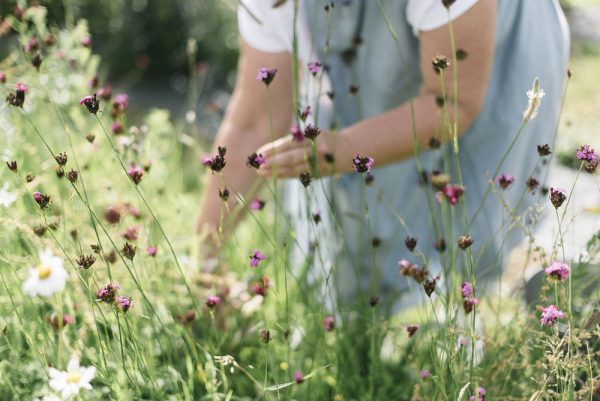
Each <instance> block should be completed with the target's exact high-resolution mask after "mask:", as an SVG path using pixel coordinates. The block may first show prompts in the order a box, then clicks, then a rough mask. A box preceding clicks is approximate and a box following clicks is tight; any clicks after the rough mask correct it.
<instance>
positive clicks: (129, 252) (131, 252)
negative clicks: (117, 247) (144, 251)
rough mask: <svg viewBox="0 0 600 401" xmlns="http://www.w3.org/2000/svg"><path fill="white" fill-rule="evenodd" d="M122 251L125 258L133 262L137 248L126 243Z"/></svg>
mask: <svg viewBox="0 0 600 401" xmlns="http://www.w3.org/2000/svg"><path fill="white" fill-rule="evenodd" d="M122 251H123V256H125V257H126V258H127V259H129V260H133V258H134V256H135V251H136V247H135V246H133V245H131V244H130V243H129V242H126V243H125V245H123V249H122Z"/></svg>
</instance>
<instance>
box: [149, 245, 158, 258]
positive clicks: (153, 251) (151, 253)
mask: <svg viewBox="0 0 600 401" xmlns="http://www.w3.org/2000/svg"><path fill="white" fill-rule="evenodd" d="M157 251H158V249H156V247H155V246H152V245H151V246H149V247H148V249H147V250H146V252H148V256H151V257H155V256H156V252H157Z"/></svg>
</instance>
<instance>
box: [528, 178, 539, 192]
mask: <svg viewBox="0 0 600 401" xmlns="http://www.w3.org/2000/svg"><path fill="white" fill-rule="evenodd" d="M539 186H540V182H539V181H538V180H537V178H535V177H529V178H528V179H527V189H528V190H529V192H531V193H532V194H533V193H535V190H536V189H537V187H539Z"/></svg>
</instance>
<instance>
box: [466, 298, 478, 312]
mask: <svg viewBox="0 0 600 401" xmlns="http://www.w3.org/2000/svg"><path fill="white" fill-rule="evenodd" d="M477 304H479V299H477V298H475V297H472V298H467V299H465V300H464V301H463V309H464V311H465V315H468V314H469V313H471V312H473V308H474V307H475V305H477Z"/></svg>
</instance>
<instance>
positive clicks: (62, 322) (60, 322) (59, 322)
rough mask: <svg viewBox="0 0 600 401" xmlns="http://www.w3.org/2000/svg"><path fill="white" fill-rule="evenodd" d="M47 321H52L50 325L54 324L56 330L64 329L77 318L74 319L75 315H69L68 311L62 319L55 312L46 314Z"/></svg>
mask: <svg viewBox="0 0 600 401" xmlns="http://www.w3.org/2000/svg"><path fill="white" fill-rule="evenodd" d="M46 321H47V322H48V323H50V326H52V328H53V329H54V330H56V331H59V330H62V328H63V327H65V326H67V325H68V324H73V323H75V319H73V316H71V315H68V314H66V313H65V314H64V315H63V316H62V319H59V318H58V315H57V314H56V313H53V314H52V315H51V316H46Z"/></svg>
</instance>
